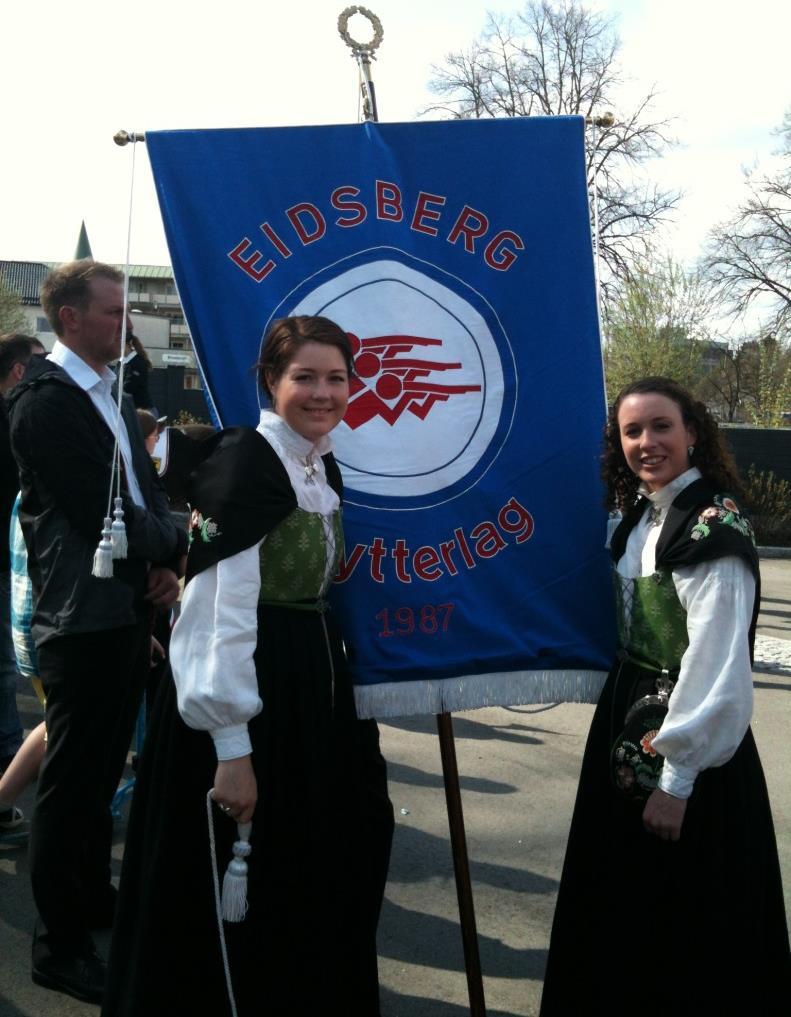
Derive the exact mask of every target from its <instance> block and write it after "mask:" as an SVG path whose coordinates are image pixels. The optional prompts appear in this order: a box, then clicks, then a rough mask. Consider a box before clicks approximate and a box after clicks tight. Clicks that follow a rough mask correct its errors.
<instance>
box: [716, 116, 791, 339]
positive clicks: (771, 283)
mask: <svg viewBox="0 0 791 1017" xmlns="http://www.w3.org/2000/svg"><path fill="white" fill-rule="evenodd" d="M778 133H779V135H780V136H781V138H782V146H781V148H780V150H779V152H778V153H777V155H778V158H779V166H778V168H777V170H776V172H773V173H762V172H760V171H759V170H757V169H754V170H748V171H747V172H746V174H745V185H746V188H747V198H746V200H745V201H744V202H742V204H741V205H740V206H739V208H738V209H737V211H736V214H735V215H734V216H733V217H732V218H731V219H730V220H729V221H728V222H725V223H721V224H720V225H718V226H716V227H715V228H714V229H713V230H712V232H711V236H710V238H709V243H708V246H707V251H706V254H705V257H704V260H703V265H704V268H705V271H706V272H707V273H708V275H709V278H711V279H712V281H713V282H714V283H715V284H716V285H717V287H718V289H719V291H720V292H721V294H722V295H723V297H724V298H725V299H726V300H727V302H728V304H729V306H730V310H731V312H732V313H733V314H734V315H744V314H746V313H747V312H748V311H750V310H755V311H757V312H758V314H759V315H760V316H761V318H762V322H763V326H764V328H765V329H767V330H768V331H771V332H773V333H774V334H775V335H776V336H777V337H778V339H779V340H780V341H781V342H782V341H785V340H788V338H789V337H791V110H789V111H788V112H787V113H786V115H785V119H784V121H783V125H782V127H781V128H780V130H779V131H778Z"/></svg>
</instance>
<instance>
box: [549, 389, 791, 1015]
mask: <svg viewBox="0 0 791 1017" xmlns="http://www.w3.org/2000/svg"><path fill="white" fill-rule="evenodd" d="M603 475H604V481H605V485H606V490H607V502H608V505H609V507H610V508H618V509H620V510H621V511H622V512H623V519H622V521H621V523H620V525H619V527H618V529H617V530H616V531H615V533H614V535H613V538H612V542H611V551H612V557H613V561H614V564H615V586H616V602H617V605H618V609H619V621H620V644H621V649H620V651H619V654H618V659H617V661H616V663H615V665H614V667H613V669H612V671H611V672H610V675H609V678H608V680H607V683H606V685H605V687H604V691H603V693H602V696H601V699H600V700H599V703H598V706H597V709H596V713H595V716H594V719H593V723H592V726H591V731H590V735H589V738H588V744H587V747H586V750H585V756H584V759H583V763H582V773H581V777H580V784H579V790H578V793H577V801H576V805H575V809H574V816H573V819H572V824H571V831H570V835H569V842H568V849H567V853H566V861H565V865H564V869H563V876H562V880H561V886H560V893H559V897H558V904H557V909H556V912H555V921H554V926H553V930H552V940H551V944H550V952H549V959H548V965H547V973H546V979H545V984H544V995H543V999H542V1007H541V1015H542V1017H570V1015H577V1014H583V1013H616V1012H618V1011H619V1010H628V1011H632V1010H634V1011H636V1012H639V1013H640V1014H641V1017H652V1015H660V1014H662V1015H671V1014H672V1015H673V1017H687V1015H689V1017H691V1015H693V1014H694V1015H696V1017H706V1015H714V1014H717V1015H718V1017H721V1015H724V1014H748V1013H751V1014H761V1015H762V1017H772V1015H778V1017H779V1015H780V1014H786V1013H787V1012H788V1000H789V998H791V955H790V954H789V943H788V930H787V926H786V918H785V909H784V904H783V891H782V884H781V878H780V869H779V865H778V857H777V847H776V843H775V834H774V827H773V824H772V815H771V811H770V807H769V800H768V797H767V793H766V785H765V782H764V776H763V772H762V769H761V763H760V760H759V758H758V753H757V750H756V747H755V742H754V740H753V736H752V732H751V731H750V727H749V724H750V717H751V713H752V674H751V657H752V647H753V642H754V637H755V624H756V620H757V616H758V607H759V601H760V575H759V571H758V556H757V553H756V550H755V545H754V540H753V537H752V529H751V526H750V523H749V521H748V520H747V518H746V517H745V516H744V515H743V513H742V510H741V501H740V499H741V486H740V483H739V479H738V475H737V473H736V468H735V466H734V463H733V461H732V459H731V456H730V454H729V453H728V452H727V450H726V449H725V448H724V446H723V443H722V440H721V438H720V435H719V433H718V430H717V425H716V423H715V422H714V420H713V419H712V417H711V415H710V413H709V412H708V410H707V409H706V407H705V406H704V405H703V404H702V403H700V402H697V401H696V400H694V399H693V398H692V397H691V396H690V395H689V393H688V392H686V391H685V390H684V389H683V388H682V387H681V386H680V385H678V384H677V383H676V382H674V381H671V380H670V379H667V378H645V379H642V380H641V381H638V382H635V383H634V384H632V385H629V386H628V387H627V388H626V389H624V391H623V392H621V394H620V395H619V396H618V398H617V400H616V401H615V404H614V405H613V407H612V410H611V412H610V415H609V419H608V422H607V427H606V431H605V453H604V457H603ZM668 697H669V698H668Z"/></svg>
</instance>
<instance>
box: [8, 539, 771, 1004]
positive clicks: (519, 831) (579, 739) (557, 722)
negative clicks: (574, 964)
mask: <svg viewBox="0 0 791 1017" xmlns="http://www.w3.org/2000/svg"><path fill="white" fill-rule="evenodd" d="M761 572H762V577H763V605H762V611H761V615H760V618H759V628H758V636H759V638H758V641H757V648H756V664H755V674H754V679H755V713H754V719H753V730H754V733H755V737H756V740H757V742H758V747H759V750H760V753H761V757H762V760H763V764H764V770H765V772H766V778H767V784H768V786H769V793H770V797H771V800H772V808H773V811H774V817H775V827H776V831H777V839H778V847H779V851H780V862H781V866H782V869H783V876H784V886H785V891H786V911H787V913H789V914H791V770H790V769H789V767H788V759H789V753H788V746H787V739H788V732H789V731H791V560H782V559H768V560H762V562H761ZM19 706H20V712H21V715H22V717H23V721H24V723H25V726H26V727H27V728H30V727H32V726H34V725H35V724H36V723H37V722H38V720H39V716H40V714H39V710H38V706H37V704H36V701H35V699H34V698H33V696H32V695H28V694H27V692H25V691H23V692H21V693H20V696H19ZM592 712H593V707H591V706H587V705H580V704H571V703H565V704H560V705H556V706H520V707H511V708H503V709H499V708H498V709H484V710H475V711H470V712H467V713H460V714H455V715H454V719H453V724H454V731H455V740H456V752H457V756H458V764H459V773H460V775H461V776H460V782H461V790H462V799H463V806H464V815H465V825H466V830H467V840H468V848H469V854H470V869H471V876H472V884H473V893H474V897H475V911H476V919H477V925H478V937H479V944H480V952H481V963H482V968H483V973H484V991H485V995H486V1004H487V1014H488V1017H534V1015H536V1014H537V1013H538V1006H539V1001H540V996H541V981H542V977H543V972H544V966H545V963H546V953H547V944H548V940H549V930H550V927H551V922H552V913H553V910H554V904H555V895H556V892H557V886H558V880H559V877H560V869H561V866H562V862H563V854H564V850H565V840H566V835H567V831H568V827H569V822H570V818H571V809H572V805H573V800H574V794H575V790H576V784H577V777H578V773H579V766H580V761H581V754H582V750H583V747H584V743H585V736H586V733H587V730H588V726H589V724H590V720H591V716H592ZM381 731H382V746H383V751H384V753H385V756H386V758H387V759H388V762H389V773H390V793H391V797H392V800H393V805H394V807H395V813H396V835H395V842H394V847H393V858H392V863H391V866H390V878H389V882H388V887H387V894H386V900H385V904H384V910H383V913H382V920H381V922H380V927H379V963H380V979H381V985H382V1015H383V1017H465V1015H467V1014H469V1004H468V996H467V986H466V979H465V974H464V959H463V953H462V946H461V936H460V930H459V923H458V909H457V905H456V893H455V884H454V878H453V865H452V860H451V853H450V843H449V837H448V825H447V813H446V810H445V801H444V794H443V783H442V769H441V763H440V757H439V744H438V739H437V734H436V725H435V719H434V718H433V717H408V718H403V719H400V720H399V719H394V720H388V721H387V722H386V723H382V724H381ZM31 801H32V795H31V794H30V793H29V794H28V795H27V796H26V798H25V799H24V800H23V801H22V802H21V804H22V806H23V807H24V808H26V809H27V810H29V808H30V805H31ZM122 850H123V827H122V826H121V827H119V829H118V831H117V837H116V845H115V851H114V855H115V865H116V871H118V866H119V863H120V859H121V854H122ZM33 920H34V909H33V904H32V899H31V895H30V886H29V880H28V868H27V858H26V854H25V849H24V845H21V844H9V843H0V944H2V945H1V946H0V1017H89V1015H96V1014H97V1013H98V1010H97V1009H96V1008H95V1007H92V1006H88V1005H86V1004H82V1003H78V1002H77V1001H75V1000H72V999H70V998H68V997H66V996H61V995H58V994H57V993H52V992H48V991H47V990H45V989H41V988H39V987H37V986H35V985H33V984H32V982H31V981H30V974H29V970H30V933H31V930H32V927H33ZM98 945H99V949H100V951H106V949H107V945H108V943H107V938H106V937H105V938H101V939H99V941H98ZM265 1012H266V1011H265V1008H264V1006H263V1004H262V1013H265ZM173 1017H221V1015H214V1014H205V1015H203V1014H190V1015H177V1014H174V1015H173ZM222 1017H224V1015H222ZM317 1017H319V1015H317ZM569 1017H577V1015H569ZM756 1017H758V1015H756Z"/></svg>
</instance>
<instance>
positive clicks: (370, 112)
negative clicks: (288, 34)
mask: <svg viewBox="0 0 791 1017" xmlns="http://www.w3.org/2000/svg"><path fill="white" fill-rule="evenodd" d="M355 14H361V15H362V16H363V17H364V18H367V19H368V22H369V23H370V25H371V27H372V29H373V33H374V34H373V38H372V39H371V40H370V41H368V42H365V43H360V42H357V41H356V40H355V39H353V38H352V36H351V35H350V33H349V19H350V18H351V17H352V16H353V15H355ZM338 32H339V33H340V36H341V38H342V39H343V41H344V42H345V43H346V45H347V46H349V48H350V49H351V51H352V55H353V56H354V58H355V59H356V61H357V65H358V67H359V69H360V93H361V99H362V118H363V120H366V121H371V122H374V123H376V122H377V121H378V120H379V114H378V111H377V107H376V91H375V89H374V83H373V81H372V79H371V60H372V59H375V56H374V50H375V49H376V48H377V47H378V46H379V44H380V42H381V41H382V38H383V37H384V31H383V29H382V22H381V21H380V20H379V18H378V17H377V16H376V15H375V14H374V13H373V12H372V11H370V10H368V8H367V7H360V6H359V5H355V6H353V7H347V8H345V10H343V11H342V12H341V14H340V15H339V17H338ZM437 734H438V736H439V751H440V757H441V759H442V778H443V782H444V785H445V802H446V804H447V809H448V827H449V829H450V845H451V853H452V855H453V871H454V875H455V877H456V896H457V898H458V902H459V924H460V926H461V940H462V946H463V949H464V970H465V973H466V975H467V994H468V996H469V1000H470V1017H486V1002H485V999H484V993H483V975H482V972H481V957H480V950H479V948H478V930H477V927H476V924H475V906H474V903H473V898H472V881H471V879H470V861H469V856H468V854H467V835H466V832H465V829H464V812H463V810H462V805H461V790H460V788H459V769H458V766H457V763H456V744H455V741H454V738H453V718H452V717H451V715H450V714H449V713H447V712H443V713H439V714H437Z"/></svg>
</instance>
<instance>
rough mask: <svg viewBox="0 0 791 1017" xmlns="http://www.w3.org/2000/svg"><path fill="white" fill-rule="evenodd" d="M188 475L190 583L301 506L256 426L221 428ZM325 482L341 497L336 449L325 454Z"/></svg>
mask: <svg viewBox="0 0 791 1017" xmlns="http://www.w3.org/2000/svg"><path fill="white" fill-rule="evenodd" d="M205 448H206V458H205V459H204V460H203V462H202V463H201V464H200V465H199V466H198V467H197V469H196V470H195V471H194V472H193V474H192V476H191V478H190V487H189V503H190V507H191V510H192V514H191V517H190V552H189V557H188V559H187V582H189V580H190V579H192V577H193V576H196V575H197V574H198V573H199V572H203V571H204V569H207V568H209V567H210V566H211V565H215V564H216V563H217V562H219V561H222V560H223V559H224V558H230V557H231V556H232V555H234V554H238V553H239V552H240V551H244V550H245V549H246V548H248V547H252V546H253V544H256V543H258V541H259V540H261V539H262V538H263V537H264V536H266V534H267V533H269V532H270V531H271V530H273V529H274V528H275V526H277V525H278V523H280V522H282V521H283V520H284V519H285V518H286V516H288V515H289V514H290V513H291V512H293V510H294V509H295V508H296V507H297V496H296V494H295V493H294V489H293V487H292V486H291V481H290V480H289V477H288V473H287V472H286V468H285V466H283V464H282V463H281V461H280V459H279V457H278V455H277V453H276V452H275V450H274V449H273V448H272V446H271V445H270V444H269V442H268V441H267V440H266V438H264V437H263V435H261V434H260V433H259V432H258V431H256V430H255V429H254V428H252V427H231V428H228V429H227V430H224V431H220V432H219V434H217V435H215V436H214V437H213V438H211V439H209V441H208V442H206V445H205ZM322 458H323V462H324V467H325V470H326V474H327V481H328V483H329V484H330V486H331V487H332V488H333V490H334V491H336V493H337V494H338V496H339V497H340V496H341V493H342V489H343V488H342V482H341V474H340V470H339V469H338V465H337V463H336V462H335V459H334V457H333V456H332V454H331V453H330V454H328V455H326V456H323V457H322Z"/></svg>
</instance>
